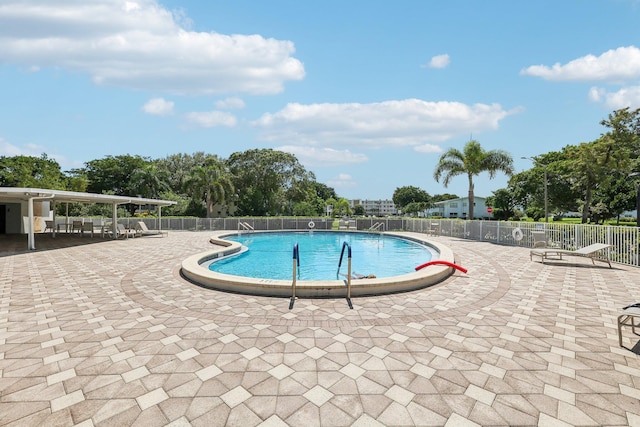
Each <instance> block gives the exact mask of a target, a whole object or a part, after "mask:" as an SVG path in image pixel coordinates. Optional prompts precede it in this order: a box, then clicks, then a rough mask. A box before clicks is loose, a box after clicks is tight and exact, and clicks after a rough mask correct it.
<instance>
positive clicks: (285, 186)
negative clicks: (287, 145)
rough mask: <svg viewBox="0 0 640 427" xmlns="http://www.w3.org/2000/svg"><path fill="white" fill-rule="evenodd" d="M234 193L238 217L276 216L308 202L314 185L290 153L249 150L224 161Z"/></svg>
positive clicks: (312, 179) (234, 154)
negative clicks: (235, 192)
mask: <svg viewBox="0 0 640 427" xmlns="http://www.w3.org/2000/svg"><path fill="white" fill-rule="evenodd" d="M227 164H228V165H229V170H230V171H231V173H232V175H233V184H234V187H235V188H236V190H237V195H238V196H237V197H238V198H237V208H238V211H237V213H238V214H239V215H256V216H266V215H277V214H279V213H281V212H282V211H284V210H288V209H291V210H292V207H293V204H295V203H296V202H302V201H305V200H307V199H308V198H309V197H310V195H311V194H313V191H311V192H310V191H309V189H310V186H311V183H312V182H314V181H315V176H314V175H313V173H311V172H308V171H307V170H306V169H305V168H304V167H303V166H302V165H301V164H300V163H299V162H298V159H297V158H296V157H295V156H294V155H293V154H290V153H285V152H282V151H277V150H272V149H252V150H247V151H244V152H236V153H233V154H231V156H230V157H229V159H228V160H227Z"/></svg>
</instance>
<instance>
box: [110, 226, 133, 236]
mask: <svg viewBox="0 0 640 427" xmlns="http://www.w3.org/2000/svg"><path fill="white" fill-rule="evenodd" d="M108 227H109V228H108V229H107V230H108V231H107V233H108V236H109V237H110V238H112V239H113V237H114V235H113V229H112V228H111V225H109V226H108ZM115 237H116V238H117V239H128V238H129V237H136V230H131V229H128V228H125V226H124V224H118V225H117V226H116V235H115Z"/></svg>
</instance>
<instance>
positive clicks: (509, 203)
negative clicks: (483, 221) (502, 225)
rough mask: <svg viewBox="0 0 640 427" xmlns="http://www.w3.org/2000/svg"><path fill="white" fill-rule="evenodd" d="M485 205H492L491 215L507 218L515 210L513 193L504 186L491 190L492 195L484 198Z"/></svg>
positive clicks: (496, 217)
mask: <svg viewBox="0 0 640 427" xmlns="http://www.w3.org/2000/svg"><path fill="white" fill-rule="evenodd" d="M485 203H486V204H487V206H491V207H493V212H492V215H493V217H494V218H495V219H502V220H505V221H506V220H508V219H509V218H511V217H512V216H513V215H514V214H515V211H516V204H515V202H514V198H513V194H512V193H511V192H510V191H509V190H508V189H506V188H500V189H498V190H496V191H494V192H493V196H489V197H487V198H486V200H485Z"/></svg>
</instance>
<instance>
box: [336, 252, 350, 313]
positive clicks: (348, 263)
mask: <svg viewBox="0 0 640 427" xmlns="http://www.w3.org/2000/svg"><path fill="white" fill-rule="evenodd" d="M345 249H348V250H347V301H349V306H351V245H350V244H349V243H347V242H344V243H343V244H342V250H341V251H340V261H338V272H337V273H336V278H337V279H339V278H340V267H341V266H342V257H343V256H344V250H345Z"/></svg>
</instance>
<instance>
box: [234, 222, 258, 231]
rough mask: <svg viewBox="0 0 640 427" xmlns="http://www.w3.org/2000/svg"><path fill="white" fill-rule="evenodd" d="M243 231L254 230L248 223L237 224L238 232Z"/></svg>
mask: <svg viewBox="0 0 640 427" xmlns="http://www.w3.org/2000/svg"><path fill="white" fill-rule="evenodd" d="M241 230H245V231H248V232H252V231H255V229H254V228H253V227H252V226H251V224H249V223H248V222H238V231H241Z"/></svg>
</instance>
